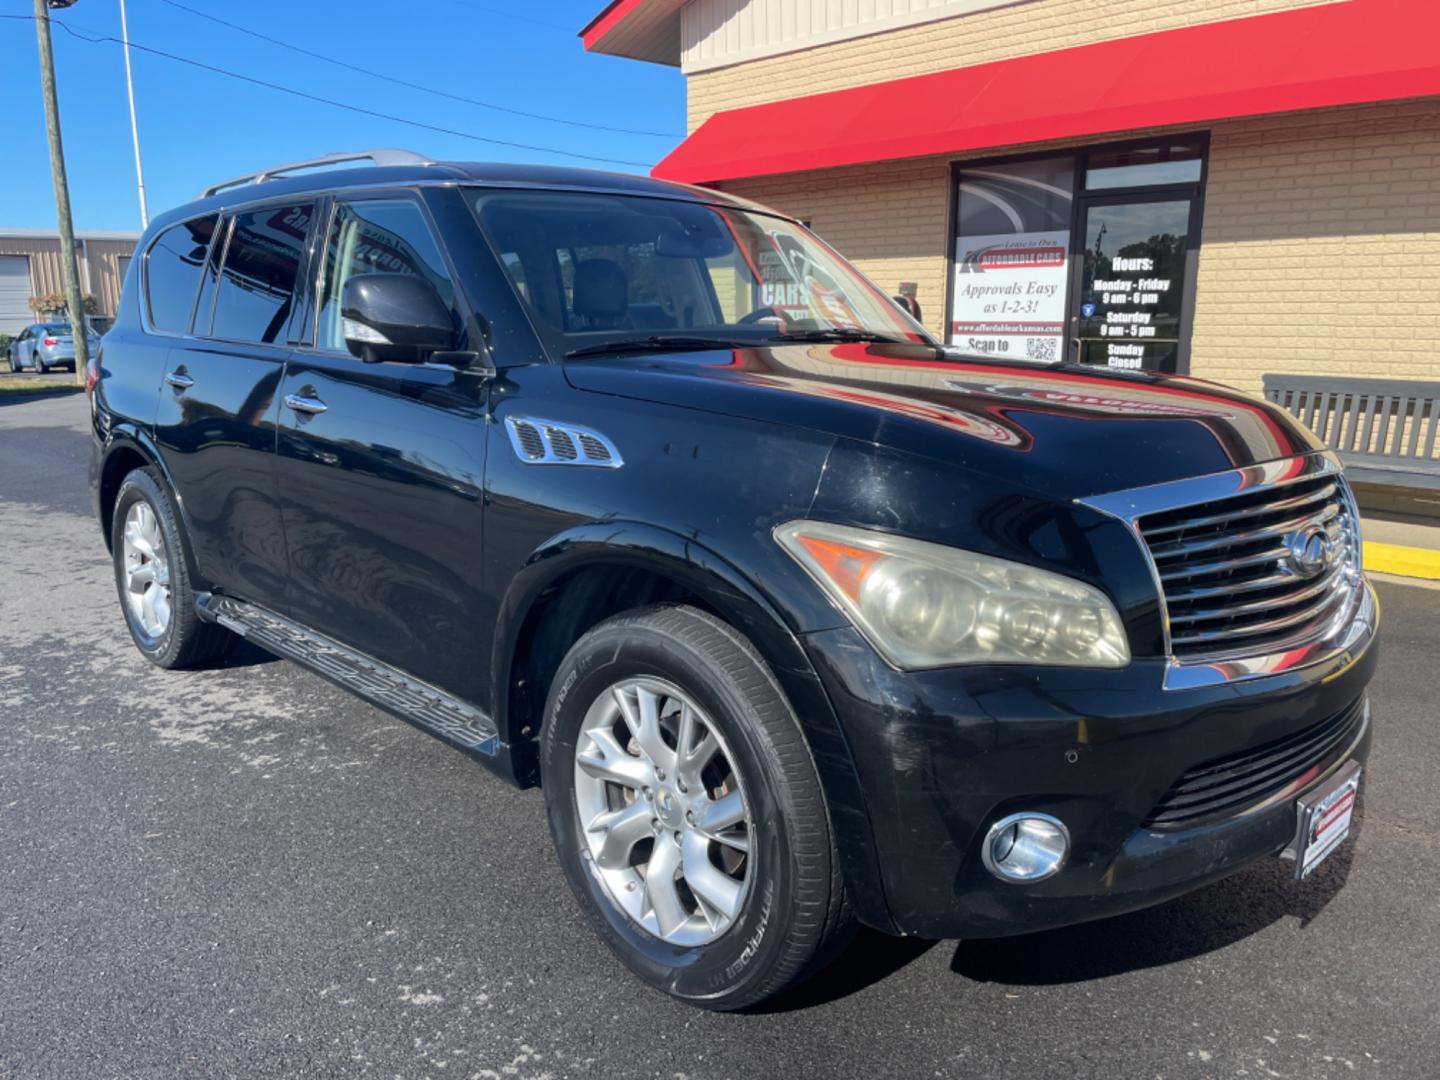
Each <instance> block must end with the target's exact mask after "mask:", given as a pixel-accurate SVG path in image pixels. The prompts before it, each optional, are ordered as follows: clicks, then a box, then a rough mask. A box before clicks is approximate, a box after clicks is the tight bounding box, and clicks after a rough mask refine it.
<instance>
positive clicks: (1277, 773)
mask: <svg viewBox="0 0 1440 1080" xmlns="http://www.w3.org/2000/svg"><path fill="white" fill-rule="evenodd" d="M1364 723H1365V699H1364V698H1360V699H1358V700H1356V701H1355V702H1354V703H1353V704H1352V705H1350V706H1349V707H1347V708H1345V709H1342V710H1341V711H1340V712H1338V713H1336V714H1335V715H1334V716H1331V717H1329V718H1328V719H1326V720H1322V721H1320V722H1319V723H1318V724H1314V725H1312V726H1310V727H1308V728H1306V729H1305V730H1304V731H1301V732H1298V733H1297V734H1295V735H1290V736H1288V737H1286V738H1284V739H1277V740H1276V741H1274V742H1271V743H1266V744H1265V745H1264V746H1260V747H1257V748H1255V749H1253V750H1246V751H1245V752H1244V753H1241V754H1230V755H1228V756H1227V757H1222V758H1216V759H1215V760H1213V761H1207V762H1206V763H1204V764H1203V765H1197V766H1196V767H1195V768H1193V769H1190V770H1189V771H1188V772H1186V773H1185V774H1184V775H1183V776H1181V777H1180V779H1179V780H1177V781H1175V784H1174V785H1173V786H1172V787H1171V788H1170V790H1169V791H1167V792H1166V793H1165V797H1164V798H1162V799H1161V800H1160V802H1159V803H1158V804H1156V806H1155V809H1154V810H1152V811H1151V812H1150V816H1149V817H1148V818H1146V819H1145V824H1146V825H1147V826H1149V827H1151V828H1156V829H1187V828H1193V827H1195V826H1197V825H1203V824H1205V823H1206V822H1208V821H1213V820H1215V819H1217V818H1223V817H1229V816H1232V815H1234V814H1237V813H1239V812H1240V811H1242V810H1245V809H1247V808H1249V807H1251V806H1256V805H1258V804H1259V803H1263V802H1265V801H1266V800H1267V799H1269V798H1270V797H1272V796H1273V795H1275V794H1276V793H1278V792H1281V791H1284V790H1285V789H1286V788H1287V787H1291V786H1294V787H1295V789H1296V790H1297V791H1298V790H1299V788H1301V787H1303V786H1304V785H1305V784H1306V783H1309V781H1310V780H1313V779H1314V778H1316V777H1318V776H1320V775H1321V773H1323V772H1324V771H1325V769H1326V768H1327V767H1328V766H1330V765H1332V764H1334V763H1335V762H1336V761H1337V760H1339V757H1340V755H1341V754H1343V753H1345V752H1346V751H1348V750H1349V749H1350V747H1351V745H1352V744H1353V743H1354V741H1355V739H1356V737H1357V736H1358V735H1359V734H1360V729H1361V727H1362V725H1363V724H1364Z"/></svg>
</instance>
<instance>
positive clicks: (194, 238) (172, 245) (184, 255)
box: [145, 214, 216, 334]
mask: <svg viewBox="0 0 1440 1080" xmlns="http://www.w3.org/2000/svg"><path fill="white" fill-rule="evenodd" d="M215 220H216V218H215V215H213V214H212V215H210V216H209V217H203V218H196V219H195V220H194V221H187V222H185V223H183V224H181V225H173V226H171V227H170V228H168V229H166V230H165V231H164V232H162V233H161V234H160V235H159V236H157V237H156V238H155V242H154V243H153V244H151V245H150V250H149V251H148V252H146V254H145V300H146V304H147V308H148V310H149V312H150V323H151V325H152V326H154V327H155V329H157V330H164V331H167V332H168V333H172V334H183V333H185V332H186V331H187V330H189V329H190V308H191V305H193V304H194V303H195V289H196V286H198V285H199V284H200V268H201V267H202V266H204V265H205V253H206V251H207V250H208V249H209V247H210V237H211V236H212V235H213V234H214V232H215Z"/></svg>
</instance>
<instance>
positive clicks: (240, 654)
mask: <svg viewBox="0 0 1440 1080" xmlns="http://www.w3.org/2000/svg"><path fill="white" fill-rule="evenodd" d="M279 660H280V657H278V656H276V655H275V654H274V653H268V652H266V651H265V650H264V649H262V648H260V646H258V645H252V644H251V643H250V642H248V641H246V640H244V639H243V638H242V639H241V640H239V641H237V642H235V644H234V645H232V646H231V647H230V651H229V652H227V653H226V654H225V658H224V659H223V660H221V661H220V664H219V667H220V668H222V669H223V670H225V671H231V670H234V669H237V668H249V667H259V666H260V665H261V664H274V663H277V662H278V661H279Z"/></svg>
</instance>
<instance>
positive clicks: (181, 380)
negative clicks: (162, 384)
mask: <svg viewBox="0 0 1440 1080" xmlns="http://www.w3.org/2000/svg"><path fill="white" fill-rule="evenodd" d="M165 381H166V382H167V383H169V384H170V385H171V386H173V387H174V388H175V389H176V390H189V389H190V387H192V386H194V385H195V380H194V379H192V378H191V377H190V376H189V375H186V374H185V372H184V371H182V370H181V369H179V368H176V369H175V370H174V371H172V372H170V374H169V375H166V376H165Z"/></svg>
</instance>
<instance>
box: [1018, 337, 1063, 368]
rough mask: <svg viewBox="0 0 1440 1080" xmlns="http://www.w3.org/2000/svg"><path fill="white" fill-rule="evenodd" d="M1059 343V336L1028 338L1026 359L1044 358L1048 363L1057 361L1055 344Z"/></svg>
mask: <svg viewBox="0 0 1440 1080" xmlns="http://www.w3.org/2000/svg"><path fill="white" fill-rule="evenodd" d="M1057 344H1059V340H1058V339H1057V338H1026V339H1025V359H1027V360H1043V361H1045V362H1046V363H1047V364H1053V363H1054V362H1055V346H1056V345H1057Z"/></svg>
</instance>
